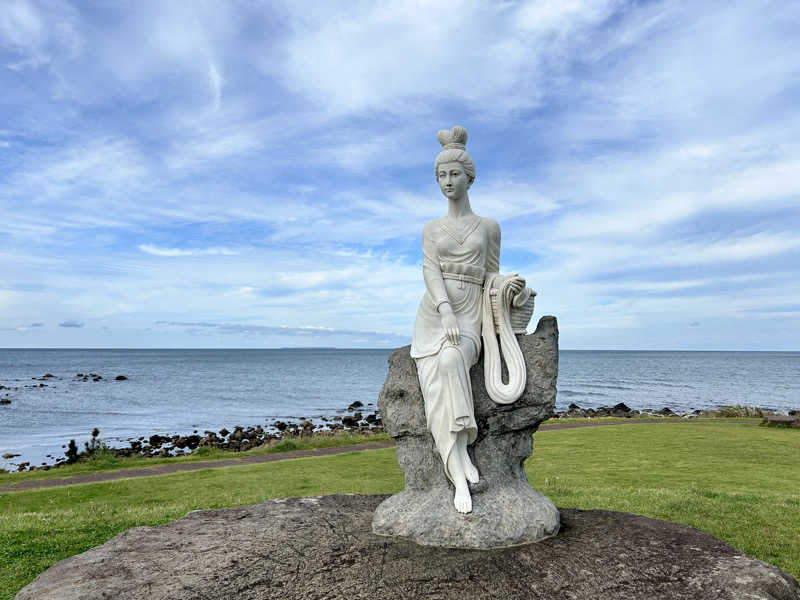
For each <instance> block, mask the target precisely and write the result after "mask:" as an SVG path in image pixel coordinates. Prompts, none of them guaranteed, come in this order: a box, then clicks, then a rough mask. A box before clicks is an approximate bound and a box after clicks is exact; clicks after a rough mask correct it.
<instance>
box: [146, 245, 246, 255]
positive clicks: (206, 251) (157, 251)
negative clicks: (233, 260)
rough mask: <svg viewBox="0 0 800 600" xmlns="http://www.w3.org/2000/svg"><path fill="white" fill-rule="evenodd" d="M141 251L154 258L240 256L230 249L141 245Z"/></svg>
mask: <svg viewBox="0 0 800 600" xmlns="http://www.w3.org/2000/svg"><path fill="white" fill-rule="evenodd" d="M137 248H139V250H141V251H142V252H145V253H146V254H152V255H153V256H169V257H175V256H211V255H217V254H221V255H223V256H235V255H236V254H238V252H237V251H235V250H231V249H230V248H218V247H212V248H160V247H158V246H154V245H152V244H139V245H138V246H137Z"/></svg>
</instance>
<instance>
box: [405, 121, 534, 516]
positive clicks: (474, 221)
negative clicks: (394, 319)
mask: <svg viewBox="0 0 800 600" xmlns="http://www.w3.org/2000/svg"><path fill="white" fill-rule="evenodd" d="M438 139H439V142H440V143H441V144H442V151H441V152H440V153H439V155H438V156H437V157H436V162H435V172H436V180H437V182H438V183H439V187H440V188H441V190H442V193H443V194H444V196H445V197H446V198H447V202H448V211H447V214H446V215H445V216H443V217H441V218H439V219H435V220H433V221H431V222H430V223H428V224H427V225H426V226H425V229H424V230H423V233H422V257H423V258H422V273H423V277H424V279H425V288H426V293H425V296H424V297H423V298H422V301H421V302H420V305H419V310H418V311H417V318H416V322H415V324H414V337H413V342H412V345H411V356H412V357H413V358H414V359H415V360H416V364H417V372H418V374H419V382H420V387H421V388H422V394H423V397H424V400H425V415H426V418H427V425H428V429H429V431H430V432H431V434H432V435H433V438H434V441H435V442H436V447H437V449H438V451H439V454H440V455H441V457H442V461H443V462H444V466H445V473H446V474H447V477H448V478H449V479H450V481H451V482H452V483H453V485H454V487H455V497H454V500H453V504H454V505H455V509H456V510H457V511H458V512H461V513H468V512H471V511H472V498H471V496H470V492H469V483H477V482H478V479H479V473H478V470H477V469H476V468H475V466H474V465H473V463H472V461H471V460H470V457H469V454H468V452H467V446H468V445H469V444H471V443H472V442H474V441H475V439H476V436H477V432H478V429H477V425H476V422H475V415H474V408H473V399H472V388H471V384H470V375H469V370H470V367H472V365H474V364H475V363H476V362H477V360H478V356H479V355H480V350H481V336H482V335H483V338H484V340H485V348H484V354H485V360H484V362H485V373H486V376H487V391H488V392H489V395H490V397H491V398H492V400H494V401H495V402H498V403H502V404H508V403H510V402H513V401H515V400H516V399H517V398H519V396H520V394H521V393H522V391H523V388H524V385H525V363H524V361H523V359H522V354H521V352H520V350H519V346H518V344H517V342H516V338H515V337H514V333H515V332H517V333H519V332H520V326H519V323H516V327H515V324H514V323H513V321H514V320H515V317H516V318H517V320H519V317H518V316H517V315H514V314H512V313H513V312H522V313H524V314H527V318H528V319H529V318H530V313H531V312H532V310H533V296H534V295H535V293H534V292H532V291H531V290H529V289H528V288H526V287H525V280H524V279H522V278H521V277H519V276H517V275H516V274H514V275H510V276H502V275H500V274H499V272H498V271H499V262H500V227H499V226H498V224H497V222H496V221H494V220H492V219H489V218H486V217H479V216H478V215H476V214H475V213H473V212H472V207H471V206H470V202H469V193H468V192H469V188H470V186H471V185H472V183H473V181H474V180H475V165H474V164H473V162H472V159H471V158H470V156H469V154H467V152H466V150H465V145H466V142H467V132H466V130H465V129H464V128H463V127H453V129H452V130H450V131H447V130H442V131H440V132H439V134H438ZM492 296H496V297H497V298H496V300H495V304H496V307H495V310H494V312H493V311H492V306H491V304H492ZM523 320H524V324H522V326H521V329H522V331H523V332H524V328H525V325H527V319H525V318H524V317H523ZM496 327H497V333H499V334H500V341H501V343H502V344H503V356H504V358H505V359H506V363H507V365H508V368H509V372H510V377H509V381H508V383H506V384H504V383H503V382H502V380H501V376H500V370H501V366H500V353H499V349H498V341H497V337H496V329H495V328H496ZM520 369H521V372H520Z"/></svg>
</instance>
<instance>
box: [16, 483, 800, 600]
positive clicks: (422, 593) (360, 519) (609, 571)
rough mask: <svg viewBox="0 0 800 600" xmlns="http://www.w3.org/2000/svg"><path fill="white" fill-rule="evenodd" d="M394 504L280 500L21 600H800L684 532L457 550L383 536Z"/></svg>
mask: <svg viewBox="0 0 800 600" xmlns="http://www.w3.org/2000/svg"><path fill="white" fill-rule="evenodd" d="M384 498H386V497H385V496H323V497H321V498H292V499H285V500H270V501H267V502H264V503H262V504H257V505H255V506H248V507H242V508H229V509H225V510H202V511H196V512H192V513H189V514H188V515H187V516H186V517H184V518H183V519H179V520H178V521H175V522H173V523H170V524H169V525H164V526H162V527H136V528H134V529H130V530H128V531H126V532H125V533H122V534H120V535H118V536H117V537H115V538H113V539H112V540H110V541H109V542H107V543H105V544H103V545H102V546H98V547H96V548H93V549H91V550H89V551H87V552H84V553H83V554H79V555H77V556H73V557H71V558H67V559H65V560H62V561H61V562H59V563H57V564H55V565H54V566H53V567H51V568H50V569H48V570H47V571H45V572H44V573H43V574H41V575H40V576H39V577H37V578H36V580H35V581H33V583H31V584H30V585H29V586H27V587H26V588H25V589H23V590H22V591H21V592H20V593H19V594H18V595H17V600H100V599H104V600H110V599H114V600H116V599H124V600H231V599H233V598H235V599H237V600H264V599H267V598H281V599H283V600H295V599H297V600H315V599H318V598H319V599H321V598H325V599H326V600H334V599H340V598H341V599H348V600H359V599H367V598H369V599H373V598H384V599H386V600H395V599H396V600H409V599H413V598H439V599H442V600H446V599H453V600H474V599H489V598H491V599H494V600H511V599H514V600H516V599H518V598H530V599H533V600H539V599H541V600H583V599H586V600H595V599H602V600H645V599H646V600H667V599H669V600H697V599H698V598H702V599H705V598H713V599H714V600H742V599H745V598H746V599H748V600H800V586H798V584H797V581H795V580H794V579H793V578H792V577H790V576H789V575H787V574H785V573H783V572H782V571H780V570H779V569H777V568H775V567H773V566H770V565H768V564H766V563H763V562H761V561H758V560H754V559H751V558H748V557H746V556H743V555H742V554H741V553H740V552H739V551H737V550H736V549H735V548H732V547H731V546H729V545H728V544H725V543H723V542H720V541H719V540H716V539H714V538H713V537H712V536H711V535H709V534H708V533H704V532H702V531H698V530H696V529H692V528H691V527H686V526H685V525H677V524H675V523H669V522H667V521H657V520H654V519H648V518H646V517H640V516H637V515H631V514H626V513H615V512H609V511H602V510H591V511H579V510H574V509H562V510H561V516H562V529H561V532H560V533H559V534H558V536H556V537H553V538H550V539H548V540H545V541H543V542H540V543H538V544H528V545H526V546H518V547H515V548H508V549H501V550H454V549H448V548H436V547H421V546H418V545H416V544H414V543H413V542H410V541H408V540H405V539H402V538H386V537H381V536H377V535H375V534H373V533H372V532H371V530H370V522H371V519H372V513H373V511H374V510H375V508H376V506H377V505H378V503H380V502H381V501H382V500H384Z"/></svg>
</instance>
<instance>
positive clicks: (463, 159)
mask: <svg viewBox="0 0 800 600" xmlns="http://www.w3.org/2000/svg"><path fill="white" fill-rule="evenodd" d="M436 137H437V139H438V140H439V143H440V144H441V145H442V151H441V152H439V156H437V157H436V162H434V163H433V172H434V174H435V176H436V178H437V179H438V178H439V165H440V164H443V163H451V162H457V163H460V164H461V168H463V169H464V173H466V174H467V177H469V183H470V185H472V182H473V181H475V163H473V162H472V158H471V157H470V155H469V154H467V151H466V150H465V148H466V146H467V130H466V129H464V128H463V127H459V126H458V125H456V126H455V127H453V128H452V129H451V130H449V131H448V130H447V129H441V130H439V133H438V134H436Z"/></svg>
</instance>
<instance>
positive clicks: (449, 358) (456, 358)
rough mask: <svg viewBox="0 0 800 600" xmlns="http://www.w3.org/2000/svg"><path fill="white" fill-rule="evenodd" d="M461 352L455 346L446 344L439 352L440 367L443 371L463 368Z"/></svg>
mask: <svg viewBox="0 0 800 600" xmlns="http://www.w3.org/2000/svg"><path fill="white" fill-rule="evenodd" d="M461 360H462V359H461V352H459V351H458V349H457V348H455V347H453V346H445V347H444V348H443V349H442V351H441V353H440V354H439V368H440V369H441V370H442V371H447V372H455V371H458V370H460V369H461Z"/></svg>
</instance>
